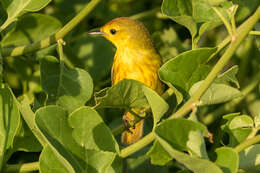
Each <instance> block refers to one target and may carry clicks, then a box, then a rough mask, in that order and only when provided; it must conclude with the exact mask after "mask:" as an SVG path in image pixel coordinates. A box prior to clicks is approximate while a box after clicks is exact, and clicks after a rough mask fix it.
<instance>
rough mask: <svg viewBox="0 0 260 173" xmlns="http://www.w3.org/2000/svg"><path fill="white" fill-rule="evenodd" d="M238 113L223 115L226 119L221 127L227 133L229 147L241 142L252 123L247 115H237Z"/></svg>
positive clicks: (247, 133)
mask: <svg viewBox="0 0 260 173" xmlns="http://www.w3.org/2000/svg"><path fill="white" fill-rule="evenodd" d="M238 114H239V113H233V114H229V115H226V116H224V117H223V118H224V119H227V120H228V121H227V122H226V124H225V125H223V126H222V127H221V128H222V129H223V130H224V131H225V132H227V133H228V134H229V146H230V147H234V146H236V145H237V144H239V143H241V142H243V141H244V140H245V139H246V138H247V136H248V135H249V134H250V133H251V131H252V128H253V125H254V124H253V120H252V118H251V117H249V116H247V115H240V116H238Z"/></svg>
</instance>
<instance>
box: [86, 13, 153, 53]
mask: <svg viewBox="0 0 260 173" xmlns="http://www.w3.org/2000/svg"><path fill="white" fill-rule="evenodd" d="M90 34H100V35H102V36H104V37H105V38H106V39H108V40H109V41H111V42H112V43H113V44H114V45H115V46H116V47H117V48H119V47H125V46H127V47H128V48H130V47H139V48H149V47H151V46H152V39H151V36H150V34H149V32H148V31H147V29H146V28H145V26H144V25H143V24H142V23H141V22H139V21H137V20H133V19H130V18H127V17H120V18H116V19H113V20H111V21H110V22H108V23H107V24H105V25H104V26H102V27H101V28H100V30H99V31H97V32H90Z"/></svg>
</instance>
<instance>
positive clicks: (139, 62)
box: [90, 17, 163, 145]
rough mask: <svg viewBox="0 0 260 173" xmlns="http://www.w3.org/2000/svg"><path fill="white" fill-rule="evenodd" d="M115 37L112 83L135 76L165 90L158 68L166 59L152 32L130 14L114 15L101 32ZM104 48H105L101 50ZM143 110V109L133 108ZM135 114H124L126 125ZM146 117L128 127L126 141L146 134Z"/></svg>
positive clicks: (129, 142) (112, 37)
mask: <svg viewBox="0 0 260 173" xmlns="http://www.w3.org/2000/svg"><path fill="white" fill-rule="evenodd" d="M90 34H101V35H103V36H104V37H105V38H106V39H108V40H109V41H111V42H112V43H113V44H114V45H115V46H116V48H117V50H116V53H115V56H114V62H113V67H112V74H111V78H112V85H115V84H116V83H118V82H119V81H120V80H122V79H134V80H137V81H140V82H142V83H144V84H145V85H146V86H148V87H150V88H152V89H153V90H155V91H156V92H157V93H158V94H162V92H163V84H162V83H161V81H160V80H159V77H158V74H157V71H158V69H159V68H160V66H161V64H162V61H161V57H160V55H159V54H158V53H157V51H156V49H155V48H154V45H153V43H152V39H151V36H150V34H149V32H148V30H147V29H146V28H145V26H144V25H143V24H142V23H141V22H139V21H137V20H133V19H130V18H127V17H120V18H116V19H113V20H112V21H110V22H108V23H107V24H105V25H104V26H103V27H101V28H100V31H98V32H92V33H90ZM101 51H102V50H101ZM133 111H134V112H135V113H137V114H138V113H141V110H133ZM134 119H135V116H134V115H132V114H131V113H130V112H126V113H125V114H124V115H123V122H124V124H125V126H127V124H132V122H134ZM143 124H144V120H141V121H139V122H138V123H136V124H135V125H134V126H133V127H128V128H127V129H126V130H125V131H124V132H123V133H122V136H121V141H122V143H123V144H127V145H129V144H132V143H135V142H136V141H138V140H139V139H140V138H141V137H142V134H143Z"/></svg>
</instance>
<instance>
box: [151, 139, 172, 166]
mask: <svg viewBox="0 0 260 173" xmlns="http://www.w3.org/2000/svg"><path fill="white" fill-rule="evenodd" d="M147 155H148V156H149V157H151V163H152V164H154V165H161V166H163V165H165V164H167V163H168V162H169V161H170V160H172V157H171V156H170V155H169V154H168V152H167V151H165V149H164V148H163V147H162V146H161V144H160V143H159V142H158V141H157V140H156V141H154V143H153V146H152V147H151V148H150V150H149V151H148V152H147Z"/></svg>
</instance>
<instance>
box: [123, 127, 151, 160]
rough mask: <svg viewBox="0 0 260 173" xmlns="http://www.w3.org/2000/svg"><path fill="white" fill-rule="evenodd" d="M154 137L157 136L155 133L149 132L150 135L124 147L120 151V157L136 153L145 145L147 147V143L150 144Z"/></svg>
mask: <svg viewBox="0 0 260 173" xmlns="http://www.w3.org/2000/svg"><path fill="white" fill-rule="evenodd" d="M154 138H155V135H154V133H153V132H151V133H149V134H148V135H146V136H145V137H143V138H142V139H141V140H139V141H138V142H136V143H134V144H132V145H130V146H128V147H126V148H124V149H122V150H121V152H120V157H122V158H125V157H127V156H129V155H131V154H133V153H135V152H136V151H138V150H140V149H142V148H143V147H145V146H146V145H148V144H150V143H151V142H152V141H153V140H154Z"/></svg>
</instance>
